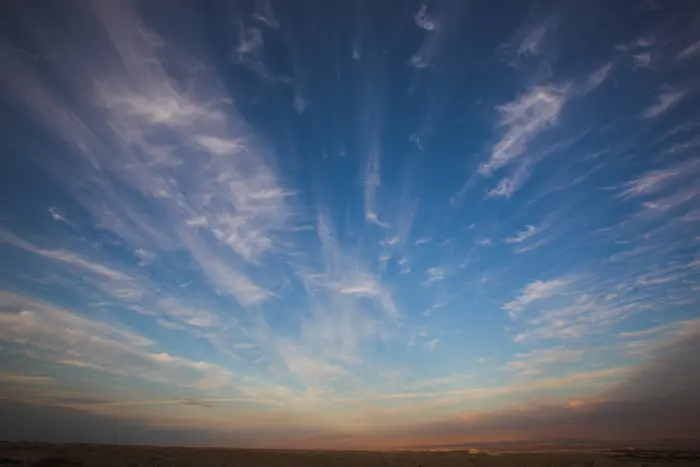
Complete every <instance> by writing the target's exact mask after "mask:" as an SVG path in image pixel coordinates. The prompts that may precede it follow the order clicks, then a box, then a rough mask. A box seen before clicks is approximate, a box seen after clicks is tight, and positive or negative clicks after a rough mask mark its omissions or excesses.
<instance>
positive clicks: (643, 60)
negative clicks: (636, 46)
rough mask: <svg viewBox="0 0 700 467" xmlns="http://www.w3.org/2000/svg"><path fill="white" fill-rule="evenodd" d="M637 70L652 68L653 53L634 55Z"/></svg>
mask: <svg viewBox="0 0 700 467" xmlns="http://www.w3.org/2000/svg"><path fill="white" fill-rule="evenodd" d="M632 58H633V59H634V67H635V68H649V67H650V66H651V52H642V53H638V54H636V55H633V56H632Z"/></svg>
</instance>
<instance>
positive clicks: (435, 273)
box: [425, 267, 447, 283]
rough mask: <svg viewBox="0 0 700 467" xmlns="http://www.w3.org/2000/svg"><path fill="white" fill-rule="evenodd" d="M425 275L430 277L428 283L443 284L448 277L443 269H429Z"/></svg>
mask: <svg viewBox="0 0 700 467" xmlns="http://www.w3.org/2000/svg"><path fill="white" fill-rule="evenodd" d="M425 273H426V274H427V275H428V283H432V282H441V281H442V280H444V279H445V277H446V276H447V271H446V270H445V268H441V267H435V268H428V269H427V270H426V271H425Z"/></svg>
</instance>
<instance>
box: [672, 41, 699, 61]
mask: <svg viewBox="0 0 700 467" xmlns="http://www.w3.org/2000/svg"><path fill="white" fill-rule="evenodd" d="M698 52H700V41H697V42H693V43H692V44H690V45H688V46H687V47H686V48H684V49H683V50H681V51H680V52H678V55H676V59H678V60H685V59H687V58H690V57H692V56H693V55H695V54H697V53H698Z"/></svg>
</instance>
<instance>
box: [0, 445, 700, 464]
mask: <svg viewBox="0 0 700 467" xmlns="http://www.w3.org/2000/svg"><path fill="white" fill-rule="evenodd" d="M667 465H668V466H671V465H673V466H685V465H700V452H699V451H688V450H659V449H654V450H652V449H646V450H645V449H635V450H633V451H632V450H618V451H615V450H600V451H594V450H588V451H575V450H570V451H562V450H558V451H554V450H550V451H546V452H543V451H539V452H500V453H494V452H489V453H487V452H468V451H467V450H451V451H407V450H402V451H308V450H298V451H291V450H289V451H286V450H279V451H277V450H254V449H219V448H180V447H154V446H105V445H89V444H40V443H0V467H12V466H15V467H21V466H31V467H112V466H114V467H116V466H119V467H132V466H133V467H170V466H173V467H189V466H192V467H229V466H230V467H233V466H245V467H248V466H260V467H276V466H298V467H302V466H308V467H314V466H348V467H350V466H357V467H360V466H362V467H365V466H366V467H372V466H377V467H380V466H381V467H448V466H468V467H482V466H483V467H501V466H502V467H510V466H513V467H537V466H544V467H593V466H619V467H657V466H658V467H661V466H667Z"/></svg>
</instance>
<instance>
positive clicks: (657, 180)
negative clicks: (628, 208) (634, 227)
mask: <svg viewBox="0 0 700 467" xmlns="http://www.w3.org/2000/svg"><path fill="white" fill-rule="evenodd" d="M699 169H700V164H698V163H697V162H696V161H694V160H689V161H685V162H681V163H679V164H677V165H675V166H671V167H667V168H664V169H658V170H650V171H648V172H646V173H644V174H643V175H641V176H640V177H638V178H635V179H633V180H630V181H628V182H626V183H625V184H624V185H623V188H624V189H623V190H622V192H621V193H620V194H619V196H620V197H621V198H623V199H631V198H635V197H638V196H644V195H650V194H654V193H658V192H659V191H661V190H663V189H664V188H667V187H668V186H669V185H671V184H674V183H678V181H680V180H682V179H683V178H685V177H687V176H689V175H692V174H693V173H695V172H697V171H698V170H699Z"/></svg>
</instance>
